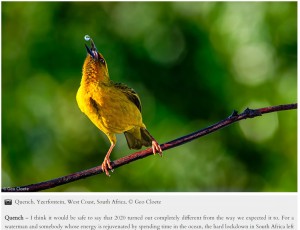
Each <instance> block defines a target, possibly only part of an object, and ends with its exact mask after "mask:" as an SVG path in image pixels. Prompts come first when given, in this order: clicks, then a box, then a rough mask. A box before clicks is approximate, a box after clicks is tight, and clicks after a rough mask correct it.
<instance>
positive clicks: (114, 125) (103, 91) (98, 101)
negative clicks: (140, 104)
mask: <svg viewBox="0 0 300 230" xmlns="http://www.w3.org/2000/svg"><path fill="white" fill-rule="evenodd" d="M76 99H77V103H78V106H79V108H80V109H81V111H82V112H83V113H85V114H86V115H87V116H88V118H89V119H90V120H91V121H92V122H93V123H94V124H95V125H96V126H97V127H98V128H99V129H100V130H101V131H103V132H104V133H106V134H107V133H123V132H125V131H127V130H130V129H132V128H133V127H145V125H144V124H143V122H142V116H141V112H140V111H139V109H138V108H137V107H136V105H135V104H134V103H133V102H132V101H130V100H129V99H128V98H127V97H126V95H125V94H124V93H123V92H122V91H120V90H119V89H118V88H115V87H113V85H109V84H89V85H81V86H80V88H79V90H78V92H77V95H76Z"/></svg>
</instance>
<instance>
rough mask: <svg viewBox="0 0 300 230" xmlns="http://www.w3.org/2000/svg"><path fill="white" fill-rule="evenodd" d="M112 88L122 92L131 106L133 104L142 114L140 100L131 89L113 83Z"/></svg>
mask: <svg viewBox="0 0 300 230" xmlns="http://www.w3.org/2000/svg"><path fill="white" fill-rule="evenodd" d="M114 87H116V88H117V89H119V90H121V92H123V93H124V94H125V95H126V97H127V98H128V99H129V100H130V101H131V102H133V104H135V105H136V107H137V108H138V109H139V110H140V111H141V112H142V105H141V100H140V98H139V96H138V95H137V93H136V92H135V91H134V90H133V89H132V88H129V87H128V86H126V85H124V84H122V83H114Z"/></svg>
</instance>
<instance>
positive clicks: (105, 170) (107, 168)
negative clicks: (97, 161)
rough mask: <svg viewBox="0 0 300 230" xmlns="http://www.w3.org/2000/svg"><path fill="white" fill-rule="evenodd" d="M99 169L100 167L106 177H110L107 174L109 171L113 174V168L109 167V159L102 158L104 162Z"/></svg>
mask: <svg viewBox="0 0 300 230" xmlns="http://www.w3.org/2000/svg"><path fill="white" fill-rule="evenodd" d="M101 167H102V171H103V172H105V174H106V176H110V174H109V172H108V170H109V169H110V170H111V171H112V172H113V168H112V167H111V164H110V159H109V158H106V157H105V158H104V161H103V163H102V165H101Z"/></svg>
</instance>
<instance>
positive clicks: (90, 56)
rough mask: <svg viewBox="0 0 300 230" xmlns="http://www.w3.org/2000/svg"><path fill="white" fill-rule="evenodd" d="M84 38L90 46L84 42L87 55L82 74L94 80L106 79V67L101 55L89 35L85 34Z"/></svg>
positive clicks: (107, 78) (107, 77)
mask: <svg viewBox="0 0 300 230" xmlns="http://www.w3.org/2000/svg"><path fill="white" fill-rule="evenodd" d="M84 39H85V40H86V41H90V43H91V44H90V46H91V47H89V46H88V45H86V44H85V48H86V50H87V57H86V59H85V61H84V64H83V76H84V77H85V78H86V79H88V80H94V81H96V82H103V81H108V80H109V75H108V69H107V64H106V61H105V59H104V57H103V55H102V54H101V53H99V52H98V50H97V48H96V46H95V43H94V41H93V40H92V38H91V37H90V36H89V35H85V36H84Z"/></svg>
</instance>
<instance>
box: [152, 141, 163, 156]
mask: <svg viewBox="0 0 300 230" xmlns="http://www.w3.org/2000/svg"><path fill="white" fill-rule="evenodd" d="M152 151H153V154H154V155H155V154H156V153H158V154H159V155H160V156H161V157H162V149H161V147H160V145H159V144H158V143H157V141H155V140H153V141H152Z"/></svg>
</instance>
